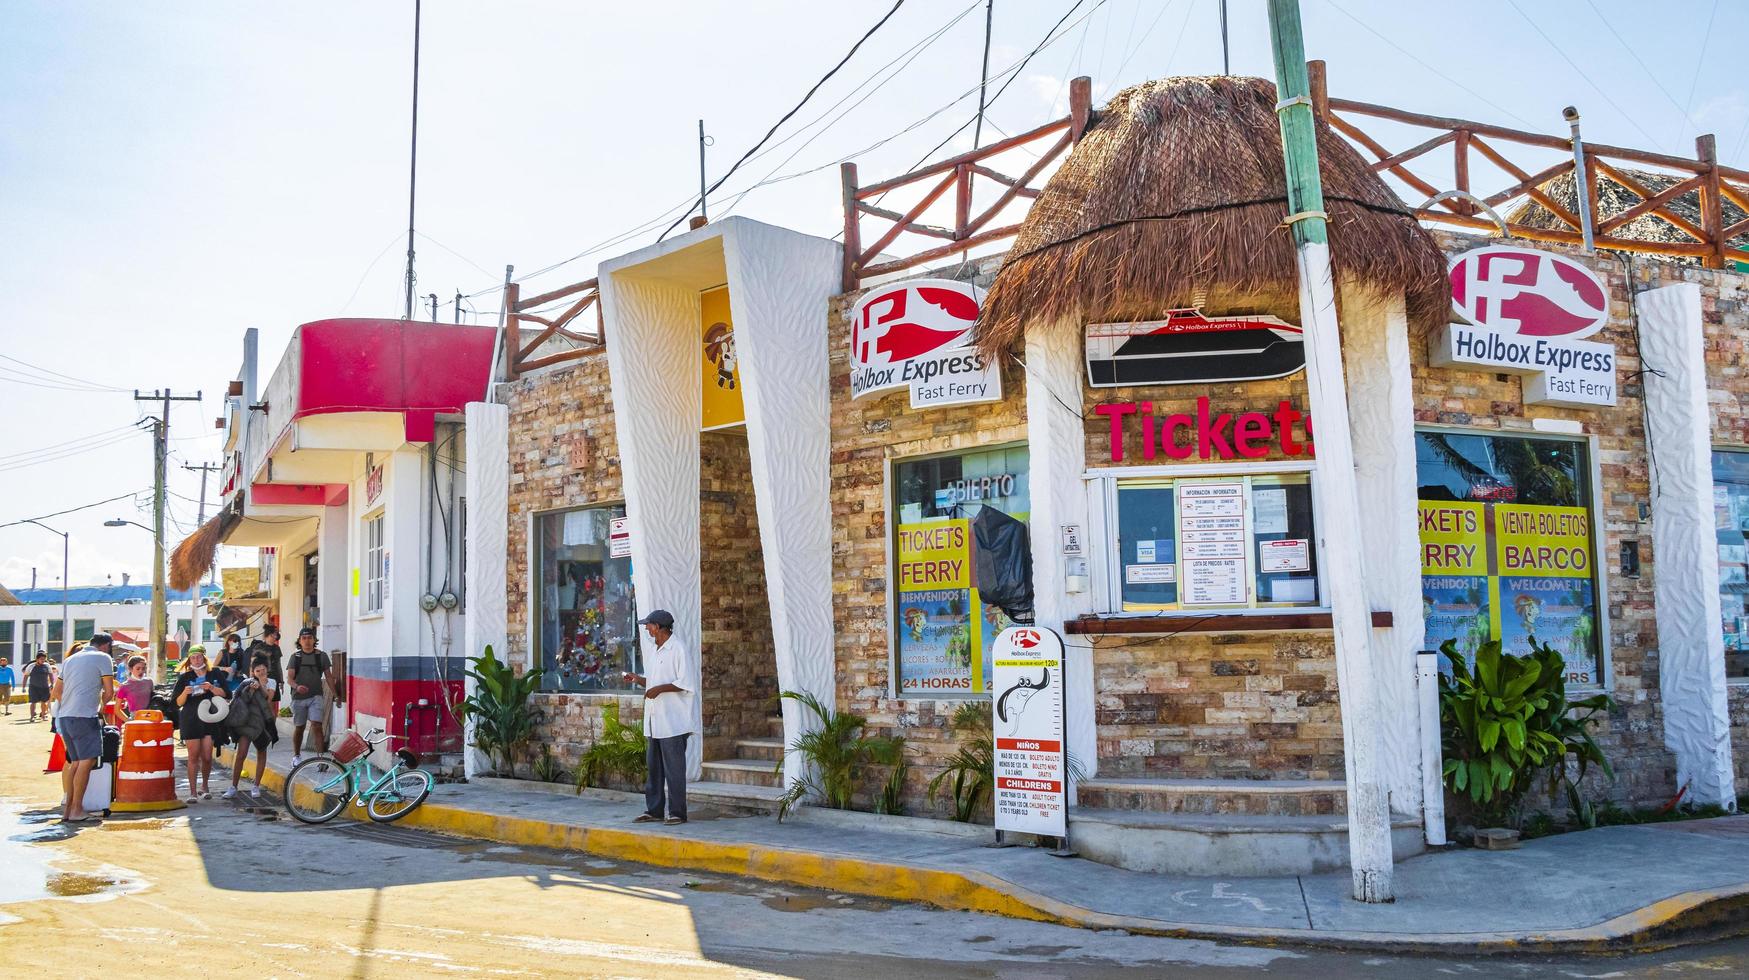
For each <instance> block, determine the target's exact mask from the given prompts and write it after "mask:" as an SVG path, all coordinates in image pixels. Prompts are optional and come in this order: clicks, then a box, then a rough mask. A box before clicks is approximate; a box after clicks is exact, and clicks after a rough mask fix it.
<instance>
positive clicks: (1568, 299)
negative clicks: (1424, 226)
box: [1451, 245, 1609, 340]
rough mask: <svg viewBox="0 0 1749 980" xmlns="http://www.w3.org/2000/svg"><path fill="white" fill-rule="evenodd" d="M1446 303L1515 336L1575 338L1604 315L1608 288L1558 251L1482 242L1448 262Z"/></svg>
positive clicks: (1593, 329) (1591, 330) (1595, 325)
mask: <svg viewBox="0 0 1749 980" xmlns="http://www.w3.org/2000/svg"><path fill="white" fill-rule="evenodd" d="M1451 304H1452V308H1453V309H1454V310H1456V311H1457V313H1458V314H1459V315H1460V316H1462V317H1464V318H1465V319H1467V320H1469V322H1471V323H1474V324H1476V325H1478V326H1482V327H1487V328H1488V329H1490V330H1496V331H1499V332H1500V333H1506V334H1515V335H1517V336H1521V337H1561V338H1564V339H1567V340H1577V339H1579V338H1581V337H1589V336H1591V335H1592V334H1594V333H1596V332H1597V331H1599V330H1601V329H1603V325H1604V323H1606V322H1607V321H1608V320H1609V290H1608V289H1607V288H1605V286H1604V284H1603V281H1602V280H1600V279H1598V278H1597V275H1596V273H1593V272H1592V271H1591V270H1590V269H1588V268H1586V267H1585V266H1584V265H1581V264H1580V263H1579V262H1577V261H1574V260H1573V259H1570V258H1568V257H1566V256H1564V255H1556V254H1554V253H1552V252H1543V251H1539V250H1537V249H1533V248H1520V247H1518V246H1515V245H1488V246H1484V247H1482V248H1477V249H1472V250H1470V251H1468V252H1465V253H1463V254H1462V255H1459V256H1457V257H1456V258H1454V259H1453V260H1452V263H1451Z"/></svg>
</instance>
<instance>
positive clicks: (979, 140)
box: [972, 0, 996, 150]
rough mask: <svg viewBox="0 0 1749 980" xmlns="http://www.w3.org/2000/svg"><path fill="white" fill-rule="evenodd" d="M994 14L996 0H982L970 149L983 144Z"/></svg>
mask: <svg viewBox="0 0 1749 980" xmlns="http://www.w3.org/2000/svg"><path fill="white" fill-rule="evenodd" d="M995 16H996V0H984V69H983V73H982V74H980V75H979V76H978V121H977V122H976V123H974V124H972V149H974V150H975V149H977V148H978V147H980V146H982V145H983V139H984V91H985V90H986V89H988V88H989V87H990V25H991V22H992V21H993V20H994V18H995Z"/></svg>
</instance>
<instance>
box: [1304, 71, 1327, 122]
mask: <svg viewBox="0 0 1749 980" xmlns="http://www.w3.org/2000/svg"><path fill="white" fill-rule="evenodd" d="M1324 71H1325V69H1324V60H1323V59H1322V58H1318V59H1315V60H1312V61H1308V62H1306V84H1307V85H1309V86H1311V89H1312V112H1313V113H1315V114H1316V115H1317V117H1318V121H1319V122H1328V121H1329V119H1330V87H1329V78H1328V76H1326V75H1325V73H1324Z"/></svg>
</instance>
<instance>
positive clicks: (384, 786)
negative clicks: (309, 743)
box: [285, 728, 436, 824]
mask: <svg viewBox="0 0 1749 980" xmlns="http://www.w3.org/2000/svg"><path fill="white" fill-rule="evenodd" d="M397 738H403V736H399V735H389V734H386V733H385V732H384V731H383V730H382V729H380V728H378V729H375V730H373V731H372V732H371V733H370V734H369V735H359V734H358V733H357V732H347V733H346V738H344V739H342V740H341V743H340V745H339V746H338V747H337V748H336V750H335V753H334V755H331V756H317V757H315V758H313V759H305V760H304V761H303V762H300V763H298V764H297V765H296V766H295V767H293V768H292V771H291V772H290V773H288V774H287V775H286V777H285V809H286V812H288V813H290V814H291V815H292V816H293V817H295V818H296V819H298V820H299V821H301V822H303V823H311V824H318V823H327V822H328V821H330V820H332V819H334V818H335V817H337V816H339V815H340V812H341V811H342V810H345V809H346V804H347V803H349V802H354V801H356V802H357V804H358V805H359V806H362V807H364V808H365V812H366V813H368V814H370V818H371V819H372V820H374V821H376V822H377V823H392V822H394V821H396V820H399V819H401V818H402V817H404V816H406V815H407V814H409V813H412V812H413V811H414V810H416V809H418V808H419V805H420V804H421V803H424V802H425V798H426V797H428V796H430V795H431V788H432V786H433V785H435V784H436V780H435V779H433V778H432V775H431V774H430V773H428V772H426V771H425V770H423V769H421V768H419V755H418V753H416V752H413V751H411V750H410V749H396V750H395V764H394V765H393V766H390V767H389V770H388V771H387V772H385V773H383V774H382V775H381V776H380V777H375V773H374V768H373V767H372V766H371V764H370V750H371V748H372V747H374V746H377V745H381V744H382V743H383V742H386V741H388V740H390V739H397ZM373 777H375V778H373Z"/></svg>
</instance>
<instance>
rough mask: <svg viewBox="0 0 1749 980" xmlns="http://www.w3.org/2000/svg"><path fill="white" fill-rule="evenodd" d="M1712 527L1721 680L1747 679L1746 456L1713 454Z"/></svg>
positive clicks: (1748, 466) (1748, 472) (1748, 533)
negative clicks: (1721, 633)
mask: <svg viewBox="0 0 1749 980" xmlns="http://www.w3.org/2000/svg"><path fill="white" fill-rule="evenodd" d="M1713 526H1714V527H1715V528H1716V529H1717V531H1718V537H1719V616H1720V618H1721V620H1722V623H1721V626H1722V628H1723V629H1724V631H1725V677H1727V678H1735V679H1740V678H1749V639H1745V637H1744V634H1745V632H1749V576H1746V575H1745V572H1746V570H1749V452H1744V451H1742V450H1729V451H1720V452H1715V453H1713Z"/></svg>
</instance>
